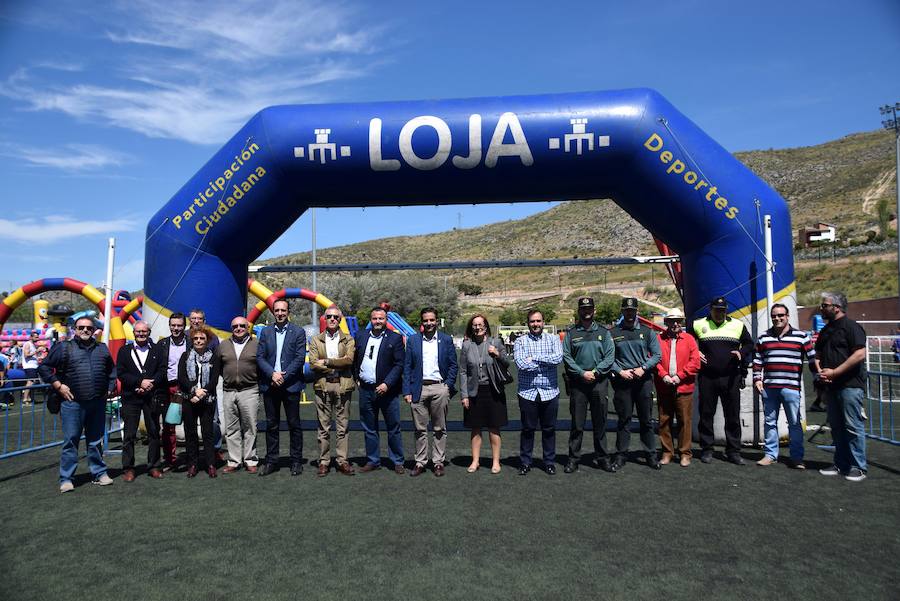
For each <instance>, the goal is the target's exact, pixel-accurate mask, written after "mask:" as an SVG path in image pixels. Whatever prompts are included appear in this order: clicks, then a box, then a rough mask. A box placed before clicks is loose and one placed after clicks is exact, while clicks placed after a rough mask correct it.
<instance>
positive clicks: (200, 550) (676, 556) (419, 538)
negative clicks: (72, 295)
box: [0, 397, 900, 601]
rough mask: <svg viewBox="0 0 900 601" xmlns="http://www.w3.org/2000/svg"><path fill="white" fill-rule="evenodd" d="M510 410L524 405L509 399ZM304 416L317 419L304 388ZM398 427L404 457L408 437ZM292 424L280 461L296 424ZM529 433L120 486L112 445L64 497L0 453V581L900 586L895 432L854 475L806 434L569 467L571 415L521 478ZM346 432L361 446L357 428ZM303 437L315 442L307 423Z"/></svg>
mask: <svg viewBox="0 0 900 601" xmlns="http://www.w3.org/2000/svg"><path fill="white" fill-rule="evenodd" d="M452 403H453V405H452V407H453V409H452V411H451V419H458V418H460V416H461V412H460V411H459V408H458V397H457V398H456V399H453V401H452ZM509 413H510V417H511V418H518V409H517V407H515V403H514V402H513V403H511V404H510V411H509ZM356 414H357V412H356V407H355V401H354V408H353V412H352V417H353V418H354V419H355V418H356ZM402 415H403V417H404V419H408V418H409V413H408V409H406V408H405V407H404V408H403V409H402ZM302 417H303V419H304V420H312V419H313V417H314V409H313V407H312V406H311V405H304V406H303V408H302ZM560 418H568V410H567V405H566V404H565V403H563V406H562V407H561V409H560ZM810 419H811V421H821V419H822V414H811V416H810ZM403 436H404V448H405V452H406V457H407V460H410V459H411V457H412V451H413V437H412V434H411V433H410V432H408V431H406V432H404V435H403ZM820 438H821V440H819V441H817V442H828V437H827V435H824V436H822V437H820ZM281 439H282V457H283V459H284V458H285V457H286V456H287V448H288V446H287V442H288V434H287V432H282V434H281ZM614 439H615V435H614V434H610V435H609V436H608V440H607V444H608V446H609V447H610V448H613V444H614ZM518 440H519V436H518V432H504V436H503V457H504V467H503V471H502V472H501V473H500V474H498V475H492V474H491V473H490V471H489V469H487V468H489V466H490V461H489V459H488V457H489V451H488V448H487V437H486V436H485V446H484V449H483V451H482V457H483V459H482V465H483V466H485V467H482V469H480V470H479V471H478V472H476V473H474V474H468V473H466V470H465V467H466V466H468V464H469V462H470V453H469V444H468V435H467V434H466V433H465V432H451V433H450V434H449V444H448V457H449V459H450V465H449V466H448V469H447V475H446V476H445V477H443V478H436V477H434V476H433V475H432V474H431V473H427V474H425V475H423V476H421V477H419V478H416V479H413V478H410V477H408V476H407V475H404V476H399V475H396V474H394V473H393V472H392V471H390V470H388V469H382V470H380V471H377V472H373V473H369V474H358V475H356V476H354V477H352V478H348V477H345V476H342V475H340V474H337V473H335V472H334V471H332V472H331V474H330V475H329V476H328V477H326V478H317V477H316V476H315V469H314V465H307V466H306V470H305V471H304V473H303V475H302V476H299V477H291V476H290V473H289V470H287V469H282V470H281V471H279V472H278V473H276V474H274V475H272V476H269V477H266V478H259V477H256V476H252V475H249V474H247V473H246V472H244V471H240V472H237V473H236V474H230V475H221V474H220V476H219V478H217V479H215V480H212V479H209V478H208V477H207V476H206V475H205V474H203V473H201V474H200V475H198V476H197V477H196V478H195V479H188V478H186V477H185V476H184V474H183V473H170V474H167V475H166V476H165V478H164V479H162V480H159V481H156V480H152V479H150V478H149V477H147V476H146V474H144V473H139V476H138V478H137V480H136V481H135V482H133V483H131V484H126V483H124V482H122V481H121V479H120V478H118V476H119V475H120V470H119V467H120V459H119V457H117V456H109V457H108V462H109V464H110V467H111V474H112V475H113V476H114V477H116V482H115V484H114V485H113V486H109V487H105V488H101V487H97V486H92V485H91V484H90V482H89V480H90V479H89V476H88V475H87V471H88V470H87V464H86V461H85V460H82V462H81V464H80V465H79V474H78V476H77V478H76V489H75V491H74V492H72V493H69V494H66V495H60V494H59V493H58V492H57V486H58V482H57V474H58V471H57V470H58V454H59V450H58V449H50V450H46V451H40V452H37V453H32V454H29V455H25V456H22V457H16V458H11V459H7V460H3V461H0V506H2V507H4V508H6V515H5V519H4V525H3V537H2V545H0V548H2V549H3V551H2V559H3V562H2V566H3V575H2V577H0V599H2V600H4V601H13V600H19V599H40V600H48V599H63V598H64V599H72V600H76V599H91V600H104V599H117V600H118V599H141V600H147V601H152V600H157V599H158V600H161V601H162V600H165V601H173V600H174V601H181V600H194V599H197V600H210V601H212V600H218V599H222V600H226V599H227V600H234V599H263V600H268V599H292V600H293V599H341V600H347V599H467V600H472V599H487V598H493V599H667V600H668V599H767V600H770V599H776V598H782V599H795V598H800V599H892V598H893V599H896V598H897V595H898V592H897V591H898V580H897V569H896V558H897V557H898V553H900V534H898V532H900V529H898V525H900V524H898V521H900V520H898V518H900V509H898V503H897V499H898V493H900V449H898V448H897V447H894V446H891V445H888V444H885V443H878V442H872V441H870V442H869V460H870V462H871V468H870V472H869V476H870V477H869V479H868V480H866V481H865V482H862V483H858V484H854V483H850V482H847V481H845V480H844V479H843V478H826V477H823V476H820V475H819V474H818V473H817V472H816V471H815V468H819V467H825V466H827V465H830V463H831V460H830V454H829V453H828V452H827V451H824V450H821V449H819V448H817V447H816V446H815V445H814V444H808V445H807V460H808V465H809V467H810V469H809V470H806V471H805V472H800V471H794V470H789V469H787V467H785V465H784V464H779V465H774V466H770V467H767V468H759V467H756V466H755V465H752V461H755V460H756V459H758V458H760V457H761V456H762V453H761V451H759V450H753V449H747V450H746V451H745V457H746V458H747V459H748V465H747V466H745V467H737V466H733V465H730V464H727V463H725V462H724V461H721V460H719V459H717V460H716V461H715V462H714V463H713V464H711V465H703V464H701V463H700V462H699V461H696V460H695V462H694V465H692V466H691V467H690V468H687V469H685V468H681V467H680V466H678V465H669V466H666V467H664V469H663V470H662V471H661V472H654V471H652V470H650V469H648V468H647V467H645V466H644V465H642V464H641V463H629V464H628V465H627V467H626V468H625V470H624V471H623V472H621V473H617V474H608V473H605V472H602V471H599V470H596V469H593V468H591V467H589V466H587V465H583V466H582V467H581V469H580V470H579V471H578V472H576V473H575V474H571V475H567V474H563V473H562V469H561V468H562V464H564V462H565V460H566V455H565V454H566V452H567V451H566V443H567V433H565V432H560V433H558V435H557V452H558V461H560V462H561V463H560V464H559V465H558V469H559V473H558V474H557V475H556V476H552V477H551V476H549V475H547V474H545V473H544V472H543V471H541V470H540V469H539V466H540V461H535V469H534V470H533V471H532V472H531V473H530V474H529V475H528V476H525V477H521V476H518V475H517V474H516V468H517V464H518V460H517V458H516V455H517V450H518ZM350 442H351V449H350V450H351V455H352V457H353V461H354V462H355V463H356V464H360V463H362V461H363V455H364V452H363V437H362V433H361V432H360V431H353V432H352V433H351V435H350ZM638 445H639V441H638V436H637V435H634V436H632V449H634V450H636V449H637V448H638ZM113 446H114V447H115V446H117V445H115V444H114V445H113ZM585 447H586V449H585V450H587V451H590V449H591V448H592V443H591V440H590V435H587V436H586V437H585ZM82 448H83V447H82ZM264 448H265V440H264V435H263V434H262V433H261V434H260V436H259V444H258V449H259V451H260V453H261V454H263V453H264ZM539 449H540V434H538V435H537V441H536V450H537V451H538V455H539V453H540V451H539ZM145 451H146V449H145V447H142V446H139V447H138V449H137V456H138V461H139V462H140V461H141V460H142V458H143V457H144V456H145V455H144V453H145ZM382 451H383V452H382V455H386V440H385V437H384V436H383V435H382ZM782 453H783V454H786V449H783V450H782ZM304 454H305V457H307V458H313V459H314V458H315V457H316V456H317V451H316V440H315V432H314V431H307V432H305V435H304ZM636 455H637V454H636ZM384 464H385V465H388V462H387V460H386V459H385V460H384ZM407 465H408V466H409V465H410V464H409V463H408V464H407Z"/></svg>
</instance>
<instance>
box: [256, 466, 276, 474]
mask: <svg viewBox="0 0 900 601" xmlns="http://www.w3.org/2000/svg"><path fill="white" fill-rule="evenodd" d="M277 471H278V466H277V465H275V464H274V463H264V464H263V466H262V467H261V468H259V473H258V475H259V476H268V475H269V474H274V473H275V472H277Z"/></svg>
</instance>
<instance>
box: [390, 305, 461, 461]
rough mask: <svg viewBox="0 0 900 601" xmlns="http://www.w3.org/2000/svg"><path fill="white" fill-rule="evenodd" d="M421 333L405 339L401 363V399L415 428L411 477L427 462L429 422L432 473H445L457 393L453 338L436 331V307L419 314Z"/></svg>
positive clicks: (457, 370) (457, 369) (456, 370)
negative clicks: (449, 424) (450, 417)
mask: <svg viewBox="0 0 900 601" xmlns="http://www.w3.org/2000/svg"><path fill="white" fill-rule="evenodd" d="M419 316H420V317H421V318H422V333H421V334H413V335H412V336H410V337H409V340H407V345H408V348H407V349H406V361H405V362H404V365H403V399H404V400H405V401H406V402H407V403H408V404H409V405H410V408H411V409H412V417H413V423H414V424H415V427H416V467H414V468H413V470H412V472H410V474H409V475H410V476H419V475H421V474H422V472H424V471H425V465H426V464H427V463H428V421H429V419H430V421H431V429H432V431H433V432H434V444H433V445H432V452H431V462H432V463H433V464H434V475H435V476H443V475H444V461H445V459H446V457H445V451H446V448H447V409H448V407H449V405H450V398H451V397H452V396H453V395H454V394H456V374H457V373H458V372H459V365H458V363H457V361H456V349H455V348H454V347H453V339H452V338H451V337H450V336H448V335H447V334H444V333H443V332H438V331H437V320H438V313H437V309H434V308H433V307H428V308H425V309H422V311H421V312H420V313H419Z"/></svg>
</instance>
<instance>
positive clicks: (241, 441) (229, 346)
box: [213, 315, 259, 474]
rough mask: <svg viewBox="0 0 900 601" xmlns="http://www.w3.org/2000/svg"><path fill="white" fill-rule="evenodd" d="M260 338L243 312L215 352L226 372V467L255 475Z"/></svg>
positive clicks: (224, 404)
mask: <svg viewBox="0 0 900 601" xmlns="http://www.w3.org/2000/svg"><path fill="white" fill-rule="evenodd" d="M256 349H257V341H256V339H255V338H253V337H252V336H251V335H250V322H248V321H247V318H246V317H243V316H241V315H239V316H237V317H235V318H234V319H232V320H231V338H229V339H227V340H225V341H224V342H222V344H220V345H219V346H218V347H217V348H216V350H215V351H214V355H213V362H215V363H218V365H219V373H220V374H222V382H221V384H222V389H223V392H222V400H221V404H222V412H223V414H224V420H223V425H224V426H225V428H224V429H225V446H226V448H227V449H228V465H226V466H225V468H224V469H223V470H222V473H224V474H230V473H233V472H236V471H237V470H239V469H241V465H242V464H243V465H244V466H246V468H247V472H248V473H251V474H255V473H256V472H257V469H258V468H257V465H258V464H259V457H258V455H257V454H256V419H257V417H256V416H257V411H258V409H259V377H258V374H257V369H256Z"/></svg>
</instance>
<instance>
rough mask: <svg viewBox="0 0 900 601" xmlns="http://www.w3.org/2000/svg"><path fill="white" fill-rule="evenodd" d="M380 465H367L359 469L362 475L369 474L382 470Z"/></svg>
mask: <svg viewBox="0 0 900 601" xmlns="http://www.w3.org/2000/svg"><path fill="white" fill-rule="evenodd" d="M401 467H402V466H401ZM380 469H381V466H380V465H375V464H374V463H367V464H365V465H364V466H362V467H361V468H359V471H360V473H362V474H365V473H367V472H374V471H375V470H380Z"/></svg>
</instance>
